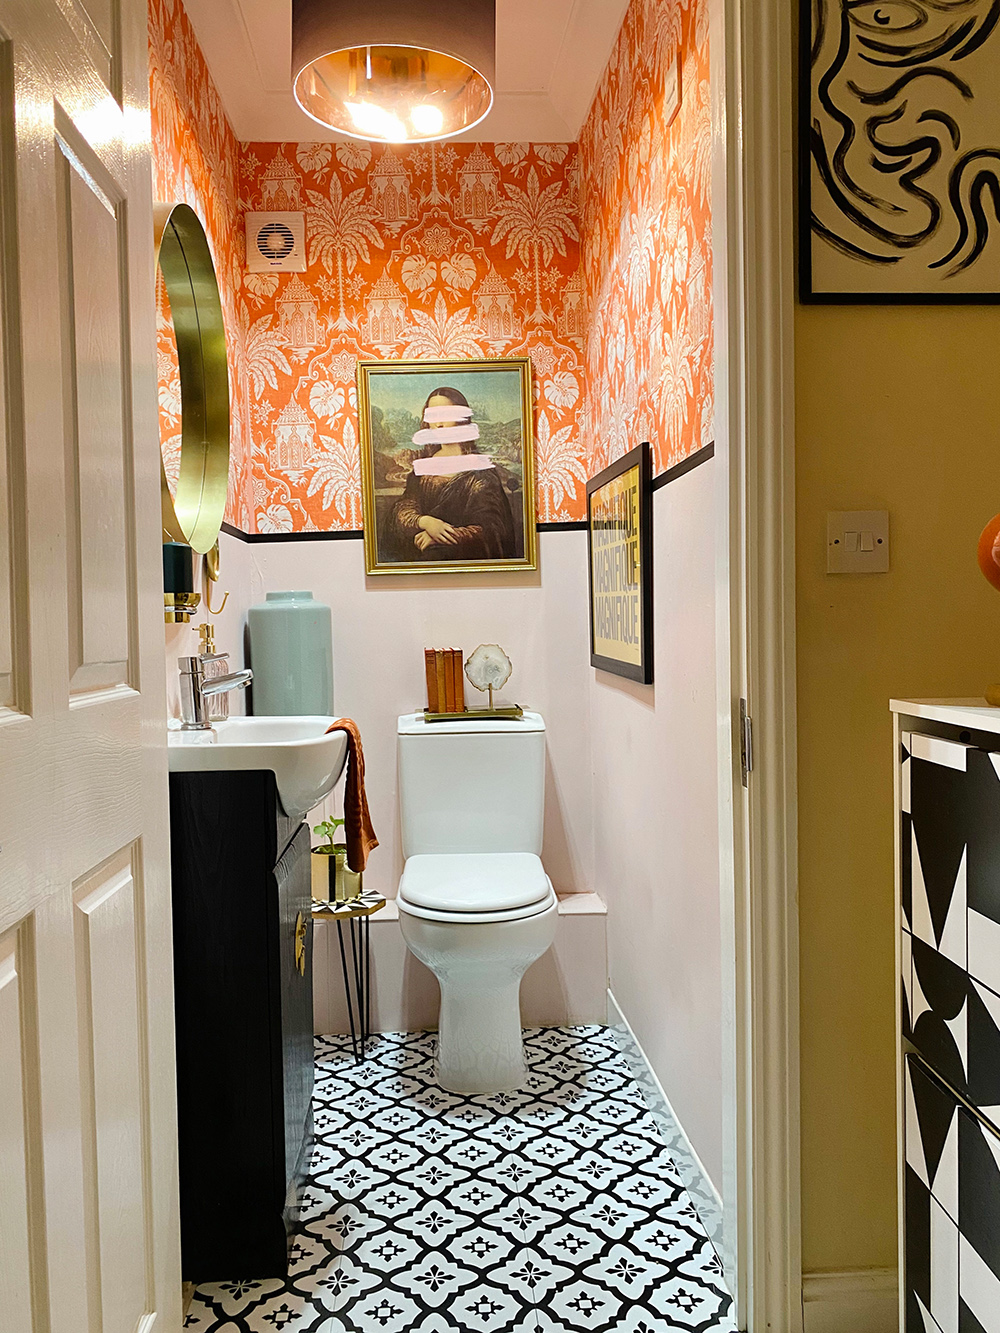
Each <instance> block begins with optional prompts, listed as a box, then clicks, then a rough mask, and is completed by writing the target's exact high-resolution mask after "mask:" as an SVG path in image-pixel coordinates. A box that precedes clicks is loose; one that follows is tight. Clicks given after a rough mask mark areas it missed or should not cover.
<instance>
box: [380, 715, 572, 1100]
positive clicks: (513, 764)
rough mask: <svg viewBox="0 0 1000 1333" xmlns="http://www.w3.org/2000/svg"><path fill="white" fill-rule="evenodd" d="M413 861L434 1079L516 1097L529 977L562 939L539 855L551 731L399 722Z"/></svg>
mask: <svg viewBox="0 0 1000 1333" xmlns="http://www.w3.org/2000/svg"><path fill="white" fill-rule="evenodd" d="M398 732H399V794H400V814H401V823H402V832H403V852H404V855H405V857H406V864H405V866H404V869H403V875H402V878H401V879H400V882H399V893H398V904H399V922H400V928H401V930H402V934H403V939H404V940H405V941H406V945H407V948H408V949H409V950H410V952H411V953H412V954H413V955H414V956H415V957H416V958H418V959H419V960H420V961H421V962H422V963H424V964H425V965H426V966H427V967H429V968H430V969H431V971H432V972H433V973H434V975H435V976H436V977H437V980H438V984H439V986H440V989H441V1008H440V1013H439V1018H438V1041H437V1057H436V1060H437V1078H438V1082H439V1083H440V1084H441V1086H442V1087H444V1088H446V1089H447V1090H448V1091H450V1092H457V1093H462V1094H465V1095H471V1094H476V1093H493V1092H506V1091H512V1090H513V1089H515V1088H518V1087H520V1086H521V1085H522V1084H523V1082H524V1080H525V1078H526V1075H527V1069H526V1066H525V1060H524V1047H523V1042H522V1037H521V1013H520V986H521V978H522V976H523V975H524V973H525V972H526V971H527V969H528V968H529V967H530V966H531V964H532V963H533V962H535V961H536V959H538V958H540V957H541V956H542V954H544V953H545V951H546V950H547V949H548V948H549V946H550V945H551V944H552V941H553V939H554V938H555V929H556V920H557V913H558V906H557V903H556V896H555V893H554V891H553V889H552V884H551V883H550V881H549V878H548V876H547V875H546V874H545V870H544V867H543V866H542V862H541V859H540V857H539V852H540V851H541V840H542V818H543V806H544V765H545V736H544V733H545V724H544V722H543V721H542V719H541V717H540V716H539V715H538V714H537V713H526V714H525V715H524V718H523V719H521V720H520V721H518V722H514V723H511V722H499V723H498V722H496V721H493V720H489V719H475V718H470V719H468V720H465V719H462V720H461V721H455V722H446V723H428V722H426V721H425V720H424V718H423V715H422V714H410V715H407V716H404V717H401V718H400V719H399V728H398Z"/></svg>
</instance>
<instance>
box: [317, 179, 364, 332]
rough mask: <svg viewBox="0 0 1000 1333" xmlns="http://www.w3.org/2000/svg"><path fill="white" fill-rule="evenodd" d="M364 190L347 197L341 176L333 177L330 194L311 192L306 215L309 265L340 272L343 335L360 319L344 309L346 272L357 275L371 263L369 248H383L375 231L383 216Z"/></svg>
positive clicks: (339, 321) (339, 326) (338, 322)
mask: <svg viewBox="0 0 1000 1333" xmlns="http://www.w3.org/2000/svg"><path fill="white" fill-rule="evenodd" d="M366 193H367V191H366V190H365V189H364V187H362V188H361V189H358V190H352V191H351V193H350V194H347V195H345V194H344V190H343V186H342V185H341V183H340V178H339V177H338V176H336V175H335V176H333V177H331V180H330V186H329V189H328V191H327V192H326V194H325V195H324V194H321V193H320V192H319V191H317V190H310V191H309V192H308V194H309V203H310V205H311V206H310V208H309V211H308V212H307V214H306V224H307V233H308V237H309V263H310V264H315V263H320V264H322V265H323V267H324V268H325V269H326V271H327V273H332V272H333V271H334V268H336V272H337V296H338V300H339V308H338V312H337V318H336V319H335V320H334V323H333V327H334V328H335V329H337V330H339V331H341V332H343V331H344V330H345V329H350V328H351V327H352V326H353V325H354V324H355V323H356V322H357V320H356V317H353V318H352V317H350V316H348V313H347V310H346V308H345V306H344V270H345V269H346V270H347V272H348V273H353V272H354V270H355V269H356V268H357V266H358V264H359V263H364V264H367V263H369V261H370V258H371V253H370V251H369V249H368V247H369V245H373V246H375V247H376V248H377V249H381V248H382V240H381V237H380V236H379V234H378V231H377V230H376V228H375V220H376V218H378V216H379V213H378V210H377V209H376V208H375V206H374V205H373V204H372V203H370V202H368V201H367V200H366V198H365V196H366Z"/></svg>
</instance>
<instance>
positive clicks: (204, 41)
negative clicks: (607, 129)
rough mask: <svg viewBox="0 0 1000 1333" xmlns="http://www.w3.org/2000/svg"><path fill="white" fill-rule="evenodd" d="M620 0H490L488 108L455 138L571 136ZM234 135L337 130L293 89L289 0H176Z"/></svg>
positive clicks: (251, 137)
mask: <svg viewBox="0 0 1000 1333" xmlns="http://www.w3.org/2000/svg"><path fill="white" fill-rule="evenodd" d="M627 5H628V0H497V87H496V100H495V102H494V105H493V110H492V111H491V112H490V114H489V115H488V116H487V117H486V119H485V120H484V121H483V122H482V123H481V124H480V125H477V126H476V128H475V129H474V130H473V131H472V132H471V133H470V134H466V135H459V136H457V137H458V139H459V141H461V140H463V139H464V140H467V141H468V140H481V141H486V142H489V141H495V142H498V143H505V142H510V141H512V140H513V141H517V140H527V141H529V142H534V143H565V142H570V141H572V140H574V139H576V138H577V137H578V135H579V133H580V128H581V126H582V125H583V122H584V119H585V118H586V115H587V111H588V109H589V108H590V103H591V101H592V99H593V96H594V93H595V91H596V89H597V84H598V80H599V79H600V77H601V74H602V72H603V70H604V66H605V65H606V64H607V61H608V57H609V56H610V55H611V51H612V48H613V46H614V41H615V37H616V36H617V34H618V29H619V27H620V25H621V21H622V18H623V17H624V15H625V10H626V8H627ZM184 7H185V9H186V10H187V12H188V16H189V17H190V19H191V23H192V24H193V26H194V30H195V33H196V35H197V37H198V41H199V42H200V44H201V48H202V50H203V51H204V53H205V59H206V60H207V61H208V67H209V69H210V70H211V71H212V77H213V78H214V79H215V83H216V86H217V87H218V89H219V94H220V96H221V97H222V102H223V105H224V106H225V108H226V114H227V115H228V116H229V120H230V123H231V124H232V127H233V130H234V131H235V134H236V137H237V138H238V139H242V140H243V141H245V142H246V141H261V140H264V141H268V140H269V141H272V142H273V141H279V140H286V141H290V142H308V141H310V140H311V141H316V140H325V139H331V140H332V139H336V138H337V137H338V136H337V135H336V134H334V133H333V131H329V132H324V130H323V128H322V126H320V125H318V124H317V123H316V122H315V121H314V120H312V119H310V117H309V116H307V115H305V113H304V112H302V111H300V110H299V108H298V106H297V105H296V103H295V99H294V98H293V97H292V93H291V75H290V72H289V67H290V65H291V58H292V57H291V49H292V39H291V25H292V0H184Z"/></svg>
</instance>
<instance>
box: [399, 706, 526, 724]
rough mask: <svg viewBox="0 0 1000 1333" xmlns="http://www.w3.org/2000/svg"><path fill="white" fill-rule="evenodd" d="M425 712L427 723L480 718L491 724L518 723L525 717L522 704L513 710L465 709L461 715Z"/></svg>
mask: <svg viewBox="0 0 1000 1333" xmlns="http://www.w3.org/2000/svg"><path fill="white" fill-rule="evenodd" d="M423 711H424V721H425V722H457V721H459V720H460V719H462V718H467V719H468V718H480V717H481V718H484V719H486V720H487V721H490V722H492V721H506V722H516V721H517V720H518V718H521V717H524V709H523V708H522V707H521V705H520V704H515V705H514V707H513V708H464V709H463V710H462V711H461V712H460V713H432V712H430V710H429V709H427V708H425V709H424V710H423Z"/></svg>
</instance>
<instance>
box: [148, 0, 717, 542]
mask: <svg viewBox="0 0 1000 1333" xmlns="http://www.w3.org/2000/svg"><path fill="white" fill-rule="evenodd" d="M677 49H680V51H681V59H682V67H683V74H682V89H683V97H682V103H681V110H680V113H679V115H678V117H677V119H676V120H675V121H674V123H673V125H672V126H670V127H669V128H668V127H667V126H666V125H665V124H664V108H663V84H664V81H663V69H664V64H665V61H666V59H667V57H668V56H669V54H670V52H671V51H674V50H677ZM150 50H151V73H150V78H151V90H152V108H153V141H154V185H155V194H156V196H157V197H158V198H170V199H183V200H185V201H186V202H188V203H190V204H191V205H192V207H194V208H195V209H196V211H197V212H198V213H199V215H200V216H201V218H202V220H203V221H204V222H205V224H206V230H207V232H208V235H209V239H210V242H211V244H212V248H213V253H214V255H215V259H216V265H217V268H218V271H219V279H220V286H221V287H222V290H223V305H224V310H225V315H226V325H227V332H228V336H229V344H230V362H231V377H232V385H231V388H232V400H233V427H232V447H233V465H232V480H233V486H232V488H231V498H230V513H229V515H228V517H229V518H230V521H232V522H234V523H236V524H237V525H238V526H239V527H241V528H243V529H244V530H248V531H261V532H283V531H288V532H297V531H303V530H310V531H312V530H317V529H319V530H338V529H340V530H344V529H354V528H358V527H360V525H361V503H360V467H359V457H358V432H357V413H356V403H355V393H354V370H355V363H356V361H357V359H358V358H359V357H362V358H366V359H368V358H386V359H391V358H401V357H417V358H420V357H431V358H439V357H442V356H459V357H460V356H516V355H525V354H527V355H529V356H530V357H531V359H532V362H533V364H534V367H535V387H536V404H535V429H536V452H537V460H538V514H539V519H540V520H542V521H549V522H551V521H567V520H575V519H579V518H582V517H583V514H584V507H585V505H584V501H585V496H584V482H585V480H586V477H587V476H588V475H591V474H592V473H593V472H596V471H597V470H598V469H599V468H600V467H602V466H604V465H605V463H606V462H607V461H609V460H610V459H611V458H613V457H617V456H618V455H620V454H621V453H623V452H624V451H625V450H626V449H627V448H630V447H631V446H632V445H633V444H635V443H637V442H638V441H639V440H641V439H644V438H649V439H650V440H652V441H653V445H654V450H655V459H656V465H655V466H656V470H657V471H661V470H662V469H663V468H665V467H668V466H669V465H670V464H672V463H674V462H677V461H679V460H680V459H681V458H683V457H685V456H686V455H687V454H689V453H691V452H692V451H693V450H694V449H697V448H699V447H700V446H701V445H702V444H704V443H707V442H708V440H709V439H710V438H711V428H712V330H711V318H712V316H711V266H710V265H711V261H710V245H711V222H710V201H709V172H710V124H709V119H708V116H709V108H708V41H707V19H706V0H632V3H631V5H630V8H629V11H628V13H627V16H626V19H625V22H624V24H623V27H622V32H621V34H620V36H619V39H618V42H617V45H616V48H615V51H614V54H613V56H612V59H611V61H610V63H609V65H608V69H607V70H606V72H605V75H604V78H603V80H602V83H601V86H600V89H599V90H598V94H597V97H596V99H595V102H594V105H593V107H592V109H591V112H590V116H589V118H588V120H587V123H586V125H585V127H584V131H583V133H582V135H581V143H580V146H579V153H578V151H577V147H576V145H565V144H454V145H451V144H438V145H435V146H433V147H431V146H425V147H412V148H384V147H381V146H375V145H372V146H369V145H366V144H360V143H349V144H347V143H343V144H273V143H262V144H242V145H241V144H239V143H237V141H236V139H235V137H234V135H233V133H232V130H231V129H230V126H229V123H228V121H227V119H226V117H225V113H224V112H223V109H222V106H221V103H220V100H219V97H218V94H217V92H216V90H215V87H214V84H213V82H212V79H211V76H210V74H209V72H208V69H207V67H206V65H205V62H204V58H203V56H202V53H201V50H200V48H199V46H198V43H197V41H196V39H195V36H194V33H193V31H192V29H191V26H190V23H189V21H188V19H187V16H186V14H185V13H184V10H183V6H182V4H181V0H150ZM244 209H255V210H257V209H275V210H284V209H294V210H299V209H301V210H302V211H304V212H305V214H306V237H307V249H308V261H309V262H308V269H307V271H306V272H305V273H303V274H282V275H276V274H250V273H247V272H246V270H245V264H244V240H243V225H242V212H243V210H244ZM581 238H582V242H581ZM581 255H582V261H583V262H582V266H581ZM161 353H162V357H161V359H162V361H163V367H164V371H165V372H166V373H165V375H164V377H163V379H162V382H161V419H162V420H163V421H164V422H165V424H166V426H167V428H168V433H169V431H170V429H171V428H172V427H173V426H175V425H176V422H177V418H176V415H175V413H176V401H175V398H176V394H175V390H176V386H175V385H172V384H171V382H170V374H169V371H170V361H169V355H168V349H167V345H166V344H165V343H164V346H163V348H162V349H161ZM585 366H586V373H585V370H584V367H585Z"/></svg>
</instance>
